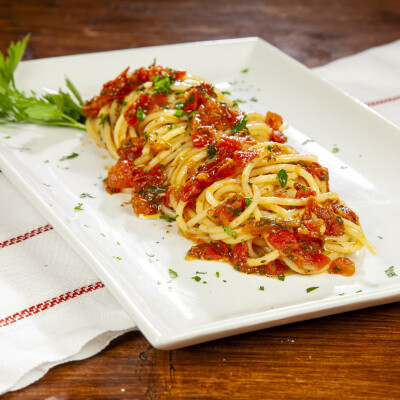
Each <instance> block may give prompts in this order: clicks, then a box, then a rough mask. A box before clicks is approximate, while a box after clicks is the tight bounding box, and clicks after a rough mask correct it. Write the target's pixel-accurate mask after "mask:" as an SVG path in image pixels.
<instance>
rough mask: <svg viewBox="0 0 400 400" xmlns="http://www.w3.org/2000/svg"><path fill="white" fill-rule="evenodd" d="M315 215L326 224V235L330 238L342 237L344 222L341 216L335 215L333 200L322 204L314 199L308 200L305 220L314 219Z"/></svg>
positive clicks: (304, 215)
mask: <svg viewBox="0 0 400 400" xmlns="http://www.w3.org/2000/svg"><path fill="white" fill-rule="evenodd" d="M313 214H315V215H316V216H317V218H320V219H322V220H323V221H324V223H325V227H326V230H325V235H328V236H341V235H343V233H344V224H343V220H342V219H341V217H340V216H339V215H336V214H335V211H334V209H333V207H332V200H326V201H324V202H323V203H322V204H320V203H317V201H316V200H315V198H314V197H310V198H309V199H308V200H307V203H306V206H305V209H304V214H303V217H302V219H303V220H311V219H313Z"/></svg>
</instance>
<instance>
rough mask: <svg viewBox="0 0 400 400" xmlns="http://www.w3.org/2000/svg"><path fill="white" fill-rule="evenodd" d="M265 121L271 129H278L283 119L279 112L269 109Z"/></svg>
mask: <svg viewBox="0 0 400 400" xmlns="http://www.w3.org/2000/svg"><path fill="white" fill-rule="evenodd" d="M265 123H266V124H267V125H268V126H269V127H270V128H271V129H273V130H279V128H280V127H281V126H282V124H283V119H282V117H281V116H280V115H279V114H276V113H273V112H271V111H268V112H267V115H266V117H265Z"/></svg>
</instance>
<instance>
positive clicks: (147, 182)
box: [132, 169, 165, 192]
mask: <svg viewBox="0 0 400 400" xmlns="http://www.w3.org/2000/svg"><path fill="white" fill-rule="evenodd" d="M164 179H165V177H164V173H163V172H162V171H159V170H157V169H152V170H150V171H147V172H142V171H140V172H139V170H137V173H136V174H135V176H134V177H133V179H132V187H133V190H134V191H135V192H140V191H141V190H145V189H146V188H147V187H148V186H151V187H155V188H159V187H161V186H162V185H163V183H164Z"/></svg>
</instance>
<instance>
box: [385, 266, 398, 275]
mask: <svg viewBox="0 0 400 400" xmlns="http://www.w3.org/2000/svg"><path fill="white" fill-rule="evenodd" d="M385 274H386V275H387V277H388V278H393V277H394V276H397V274H396V272H394V265H392V266H391V267H389V268H388V269H387V270H385Z"/></svg>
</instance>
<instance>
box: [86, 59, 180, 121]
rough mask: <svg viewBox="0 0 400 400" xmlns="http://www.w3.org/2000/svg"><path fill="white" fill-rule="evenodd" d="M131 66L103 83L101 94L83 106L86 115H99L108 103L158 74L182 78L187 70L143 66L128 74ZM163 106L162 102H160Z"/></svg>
mask: <svg viewBox="0 0 400 400" xmlns="http://www.w3.org/2000/svg"><path fill="white" fill-rule="evenodd" d="M128 70H129V67H128V68H126V69H125V70H124V71H122V73H121V74H120V75H118V76H117V77H116V78H115V79H114V80H112V81H109V82H107V83H105V84H104V85H103V88H102V90H101V92H100V95H98V96H94V97H93V98H92V99H91V100H90V101H88V102H86V103H85V104H84V105H83V106H82V112H83V115H84V116H85V117H97V116H98V114H99V111H100V109H101V108H102V107H104V106H105V105H106V104H108V103H111V102H112V101H114V100H121V101H122V100H123V99H124V98H125V96H127V95H128V94H129V93H131V92H132V91H133V90H134V89H136V88H137V87H138V86H140V85H141V84H143V83H144V82H147V81H149V80H151V79H152V78H154V77H155V76H157V75H160V76H162V75H164V74H167V75H168V76H170V77H171V78H172V79H173V80H181V79H182V78H183V77H184V76H185V75H186V72H185V71H175V70H173V69H170V68H163V67H160V66H154V65H152V66H150V67H147V68H146V67H142V68H139V69H138V70H136V71H135V72H133V73H132V74H129V75H128ZM159 105H160V106H161V104H159Z"/></svg>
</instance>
